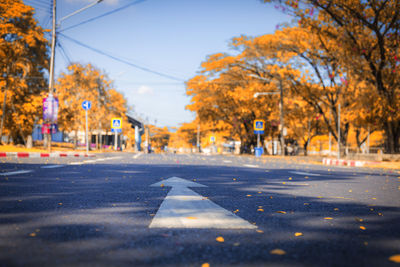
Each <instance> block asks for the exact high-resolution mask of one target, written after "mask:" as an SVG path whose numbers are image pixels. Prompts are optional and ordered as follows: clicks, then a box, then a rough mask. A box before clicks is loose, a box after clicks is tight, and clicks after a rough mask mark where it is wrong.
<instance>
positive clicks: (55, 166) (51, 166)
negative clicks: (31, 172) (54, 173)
mask: <svg viewBox="0 0 400 267" xmlns="http://www.w3.org/2000/svg"><path fill="white" fill-rule="evenodd" d="M64 166H65V165H45V166H41V167H40V168H42V169H54V168H61V167H64Z"/></svg>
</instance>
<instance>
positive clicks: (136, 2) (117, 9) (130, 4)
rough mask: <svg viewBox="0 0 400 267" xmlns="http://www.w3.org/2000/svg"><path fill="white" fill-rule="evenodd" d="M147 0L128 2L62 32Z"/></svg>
mask: <svg viewBox="0 0 400 267" xmlns="http://www.w3.org/2000/svg"><path fill="white" fill-rule="evenodd" d="M145 1H146V0H137V1H135V2H131V3H129V4H127V5H124V6H122V7H119V8H116V9H114V10H111V11H109V12H106V13H104V14H102V15H99V16H97V17H94V18H91V19H88V20H85V21H82V22H80V23H78V24H75V25H72V26H70V27H67V28H65V29H62V30H60V32H64V31H67V30H70V29H73V28H75V27H78V26H81V25H83V24H86V23H89V22H92V21H94V20H96V19H99V18H103V17H105V16H108V15H111V14H114V13H116V12H118V11H121V10H123V9H125V8H128V7H130V6H133V5H137V4H140V3H142V2H145Z"/></svg>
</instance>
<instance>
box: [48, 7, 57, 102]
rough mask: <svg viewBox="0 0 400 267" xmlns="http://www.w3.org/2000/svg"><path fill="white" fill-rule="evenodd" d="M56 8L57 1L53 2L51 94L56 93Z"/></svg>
mask: <svg viewBox="0 0 400 267" xmlns="http://www.w3.org/2000/svg"><path fill="white" fill-rule="evenodd" d="M56 8H57V0H53V28H52V31H51V56H50V70H49V71H50V74H49V94H52V93H53V91H54V59H55V55H56V40H57V39H56V38H57V37H56V34H57V33H56V27H57V25H56V21H57V20H56V19H57V18H56V15H57V12H56Z"/></svg>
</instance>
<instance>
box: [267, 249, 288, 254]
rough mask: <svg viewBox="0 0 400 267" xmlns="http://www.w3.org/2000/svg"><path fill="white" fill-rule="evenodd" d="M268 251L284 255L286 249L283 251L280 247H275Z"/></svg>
mask: <svg viewBox="0 0 400 267" xmlns="http://www.w3.org/2000/svg"><path fill="white" fill-rule="evenodd" d="M269 253H270V254H272V255H285V254H286V251H284V250H282V249H280V248H276V249H273V250H271V251H270V252H269Z"/></svg>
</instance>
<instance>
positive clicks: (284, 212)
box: [276, 210, 286, 214]
mask: <svg viewBox="0 0 400 267" xmlns="http://www.w3.org/2000/svg"><path fill="white" fill-rule="evenodd" d="M276 213H282V214H286V211H281V210H278V211H276Z"/></svg>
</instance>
